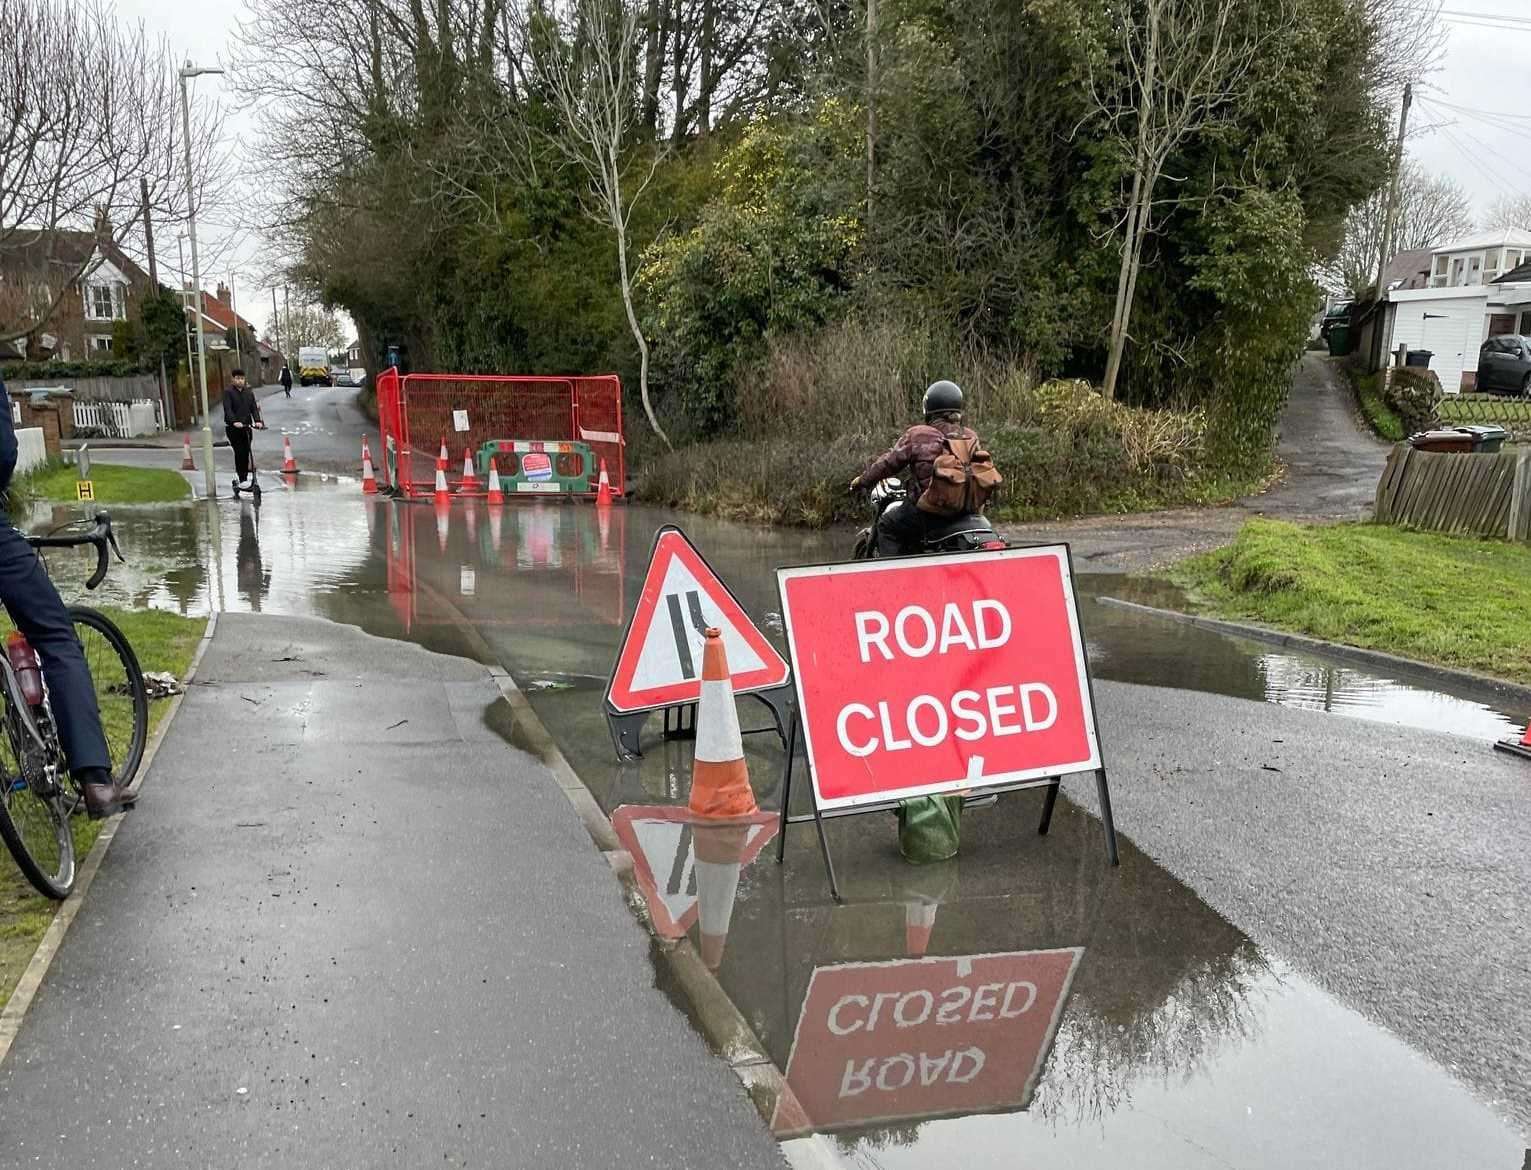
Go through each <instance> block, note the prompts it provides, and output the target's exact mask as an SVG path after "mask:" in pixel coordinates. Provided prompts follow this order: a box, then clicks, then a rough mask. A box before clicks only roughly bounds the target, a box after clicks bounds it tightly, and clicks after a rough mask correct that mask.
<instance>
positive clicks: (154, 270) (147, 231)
mask: <svg viewBox="0 0 1531 1170" xmlns="http://www.w3.org/2000/svg"><path fill="white" fill-rule="evenodd" d="M138 199H139V202H140V203H141V204H142V206H143V210H144V249H145V251H147V252H148V253H149V289H150V295H151V296H153V297H154V298H155V299H158V298H159V264H158V263H157V262H156V261H155V259H154V221H153V220H152V219H150V218H149V180H148V179H147V178H145V177H144V176H143V175H139V176H138ZM173 397H174V396H173V395H172V394H171V393H170V383H169V382H168V381H167V380H166V378H165V355H164V354H163V353H162V354H160V355H159V405H160V411H161V415H162V419H163V421H164V424H165V429H166V430H171V429H173V428H174V427H175V404H174V403H173V401H172V399H173Z"/></svg>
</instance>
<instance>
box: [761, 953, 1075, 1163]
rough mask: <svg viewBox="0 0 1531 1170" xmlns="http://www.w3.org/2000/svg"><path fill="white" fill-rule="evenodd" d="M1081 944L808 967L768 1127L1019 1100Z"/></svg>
mask: <svg viewBox="0 0 1531 1170" xmlns="http://www.w3.org/2000/svg"><path fill="white" fill-rule="evenodd" d="M1083 954H1084V950H1083V948H1081V947H1063V948H1061V949H1058V950H1048V951H1018V952H1014V953H1010V954H999V955H966V956H961V957H957V958H925V959H899V960H895V961H893V962H888V963H845V964H841V965H839V966H833V967H817V968H815V969H814V972H813V978H812V979H811V980H810V981H809V983H808V995H807V997H806V999H804V1001H803V1011H802V1014H801V1015H800V1016H798V1020H797V1031H796V1032H795V1033H794V1035H793V1038H792V1051H791V1053H790V1055H789V1056H788V1058H787V1084H788V1085H789V1086H790V1087H791V1089H792V1092H793V1094H794V1095H795V1096H796V1097H797V1103H798V1104H799V1105H800V1106H801V1107H802V1113H801V1114H800V1115H792V1114H790V1113H788V1112H785V1111H784V1112H782V1113H781V1114H779V1115H778V1117H777V1118H776V1120H775V1123H774V1128H775V1129H776V1130H777V1133H778V1135H779V1136H784V1135H785V1134H787V1133H791V1132H795V1131H801V1130H804V1129H815V1130H827V1129H836V1128H840V1127H844V1126H849V1125H867V1124H870V1123H872V1122H879V1121H895V1120H901V1121H902V1120H911V1119H916V1118H922V1117H942V1116H957V1115H963V1114H968V1113H984V1112H991V1113H992V1112H998V1111H1001V1110H1014V1109H1024V1108H1025V1107H1026V1106H1027V1104H1029V1103H1030V1101H1031V1093H1032V1090H1033V1089H1034V1088H1035V1086H1036V1080H1037V1076H1038V1075H1039V1074H1040V1073H1041V1071H1042V1065H1043V1062H1044V1061H1045V1060H1046V1059H1047V1054H1048V1051H1049V1050H1050V1049H1051V1048H1052V1043H1053V1037H1054V1035H1055V1034H1056V1032H1057V1029H1058V1021H1059V1019H1060V1017H1061V1016H1062V1013H1063V1004H1064V1001H1065V1000H1066V999H1067V998H1068V989H1069V983H1070V981H1071V980H1072V979H1073V977H1074V969H1075V967H1076V966H1077V965H1078V963H1079V959H1080V956H1081V955H1083Z"/></svg>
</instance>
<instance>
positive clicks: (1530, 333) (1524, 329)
mask: <svg viewBox="0 0 1531 1170" xmlns="http://www.w3.org/2000/svg"><path fill="white" fill-rule="evenodd" d="M1520 335H1521V336H1522V337H1531V312H1527V313H1522V314H1521V315H1520Z"/></svg>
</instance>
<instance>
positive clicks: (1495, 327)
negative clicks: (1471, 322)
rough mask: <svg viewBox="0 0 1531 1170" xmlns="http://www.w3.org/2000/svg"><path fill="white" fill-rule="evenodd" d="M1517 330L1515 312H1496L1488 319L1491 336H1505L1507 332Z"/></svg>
mask: <svg viewBox="0 0 1531 1170" xmlns="http://www.w3.org/2000/svg"><path fill="white" fill-rule="evenodd" d="M1514 332H1515V314H1514V313H1494V314H1492V315H1491V316H1490V317H1489V319H1488V335H1489V336H1490V337H1503V336H1504V335H1505V334H1506V333H1514Z"/></svg>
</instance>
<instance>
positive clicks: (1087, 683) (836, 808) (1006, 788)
mask: <svg viewBox="0 0 1531 1170" xmlns="http://www.w3.org/2000/svg"><path fill="white" fill-rule="evenodd" d="M1044 553H1051V554H1059V553H1061V556H1062V560H1063V566H1064V571H1065V575H1066V576H1067V579H1068V593H1067V598H1066V600H1067V602H1068V613H1069V620H1070V622H1071V623H1072V626H1073V631H1072V633H1073V637H1074V643H1075V647H1076V656H1077V663H1078V667H1079V670H1080V672H1081V675H1082V677H1083V679H1084V691H1085V698H1086V699H1087V701H1088V703H1089V719H1088V721H1087V728H1086V733H1087V735H1088V736H1089V739H1090V743H1091V746H1092V749H1093V751H1092V759H1091V760H1090V761H1087V763H1093V764H1094V765H1095V766H1094V767H1084V768H1073V767H1070V768H1066V769H1063V770H1058V769H1057V768H1049V769H1035V770H1032V771H1029V772H1026V773H1017V774H1015V775H1001V776H1000V777H997V778H996V779H994V780H993V781H992V782H979V783H973V784H971V785H968V783H967V782H966V781H962V780H957V781H943V782H940V783H939V784H938V785H936V786H934V787H932V786H929V785H927V786H918V795H934V794H938V793H940V792H941V791H946V792H948V793H952V792H959V791H960V792H961V793H962V795H963V798H964V799H963V803H964V805H969V804H973V803H977V802H978V801H980V800H985V799H987V798H990V797H997V796H998V794H999V793H1001V792H1016V791H1020V790H1022V789H1027V788H1044V787H1045V788H1046V789H1047V795H1046V798H1045V800H1044V801H1043V804H1042V819H1041V822H1040V823H1039V824H1038V826H1037V833H1038V835H1044V836H1045V835H1046V833H1047V830H1048V827H1049V825H1051V823H1052V817H1053V806H1054V805H1055V804H1056V803H1057V800H1058V788H1059V785H1060V784H1061V782H1062V779H1063V777H1064V776H1068V775H1073V774H1074V773H1075V772H1076V771H1092V772H1094V774H1095V784H1096V792H1097V794H1098V796H1099V799H1100V808H1101V822H1102V824H1103V826H1104V828H1105V833H1106V859H1107V861H1108V862H1109V864H1111V865H1117V864H1119V860H1118V853H1117V844H1116V824H1115V821H1114V819H1113V818H1112V815H1111V791H1110V787H1109V784H1108V783H1107V780H1106V763H1105V754H1104V751H1103V750H1102V748H1101V736H1100V714H1099V712H1098V710H1097V708H1096V703H1095V681H1094V678H1093V676H1092V675H1091V672H1090V655H1089V647H1088V646H1087V645H1086V643H1085V640H1084V635H1083V631H1082V630H1081V629H1080V626H1079V589H1078V585H1077V583H1076V582H1075V579H1074V562H1073V554H1072V551H1071V549H1070V547H1069V545H1068V544H1067V542H1058V543H1054V544H1041V545H1026V546H1021V547H1017V548H1011V549H1002V550H996V551H986V552H975V553H965V554H955V555H954V554H940V555H938V556H937V557H924V556H922V557H897V558H890V559H889V560H888V561H886V562H884V567H885V568H887V569H893V568H895V567H896V566H901V567H906V568H907V567H911V565H912V564H914V563H922V564H930V563H932V562H933V561H936V560H940V561H948V560H959V561H963V562H973V561H977V562H982V561H985V560H993V559H996V558H1003V557H1006V556H1018V555H1031V556H1037V555H1041V554H1044ZM874 564H876V562H875V561H873V562H855V561H852V562H843V561H842V562H838V563H833V564H817V565H785V566H782V567H781V568H779V569H777V570H776V588H777V595H778V597H779V598H780V601H781V614H782V621H783V624H784V626H785V628H786V632H787V657H788V665H789V666H790V667H791V669H792V681H793V702H792V704H791V712H790V719H789V721H788V725H787V736H786V762H785V765H784V767H783V772H782V793H781V810H780V816H781V828H780V830H779V831H778V833H777V836H776V861H777V864H781V863H782V862H783V861H784V860H785V858H786V851H787V827H788V826H789V825H796V824H806V823H807V822H809V821H812V822H813V823H814V826H815V828H816V830H817V832H818V838H819V850H820V852H821V853H822V855H823V857H824V869H825V871H826V872H827V874H828V875H829V889H830V893H831V894H832V895H833V896H834V899H835V901H837V902H843V901H844V899H843V898H842V897H841V896H840V885H839V882H838V881H837V880H836V878H835V866H834V859H833V857H832V856H831V854H830V850H829V840H828V838H827V837H826V836H825V833H824V821H825V820H827V819H829V818H832V817H842V816H856V815H859V814H861V813H869V812H883V811H887V810H889V809H896V808H898V807H899V805H900V804H901V803H902V801H903V800H904V799H908V798H909V797H908V796H907V795H900V796H894V797H889V796H887V795H885V794H881V793H879V794H877V795H876V796H873V797H868V798H865V799H860V798H858V799H856V800H855V801H853V802H852V801H847V802H840V803H837V804H835V805H833V806H824V805H821V804H820V803H819V799H818V785H817V783H816V782H815V778H814V774H813V768H814V764H813V749H812V744H811V742H810V741H809V738H808V735H807V727H806V724H805V722H804V720H803V717H802V711H803V694H802V676H801V674H800V672H799V670H798V662H797V647H796V645H795V641H794V638H793V634H792V617H791V610H790V607H789V606H788V604H787V594H786V582H787V581H788V580H790V579H792V578H793V577H798V576H808V575H819V574H825V575H827V574H831V573H835V572H840V573H845V572H858V573H859V572H869V571H876V570H873V569H871V568H870V567H868V566H870V565H874ZM800 736H801V738H802V740H803V748H804V751H803V756H804V764H805V767H806V768H807V770H808V773H809V787H808V794H809V802H810V803H811V804H812V806H813V811H812V812H811V813H799V814H798V815H796V816H793V815H792V814H791V811H790V810H791V801H792V775H793V772H794V770H795V762H796V757H797V744H798V739H799V737H800Z"/></svg>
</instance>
